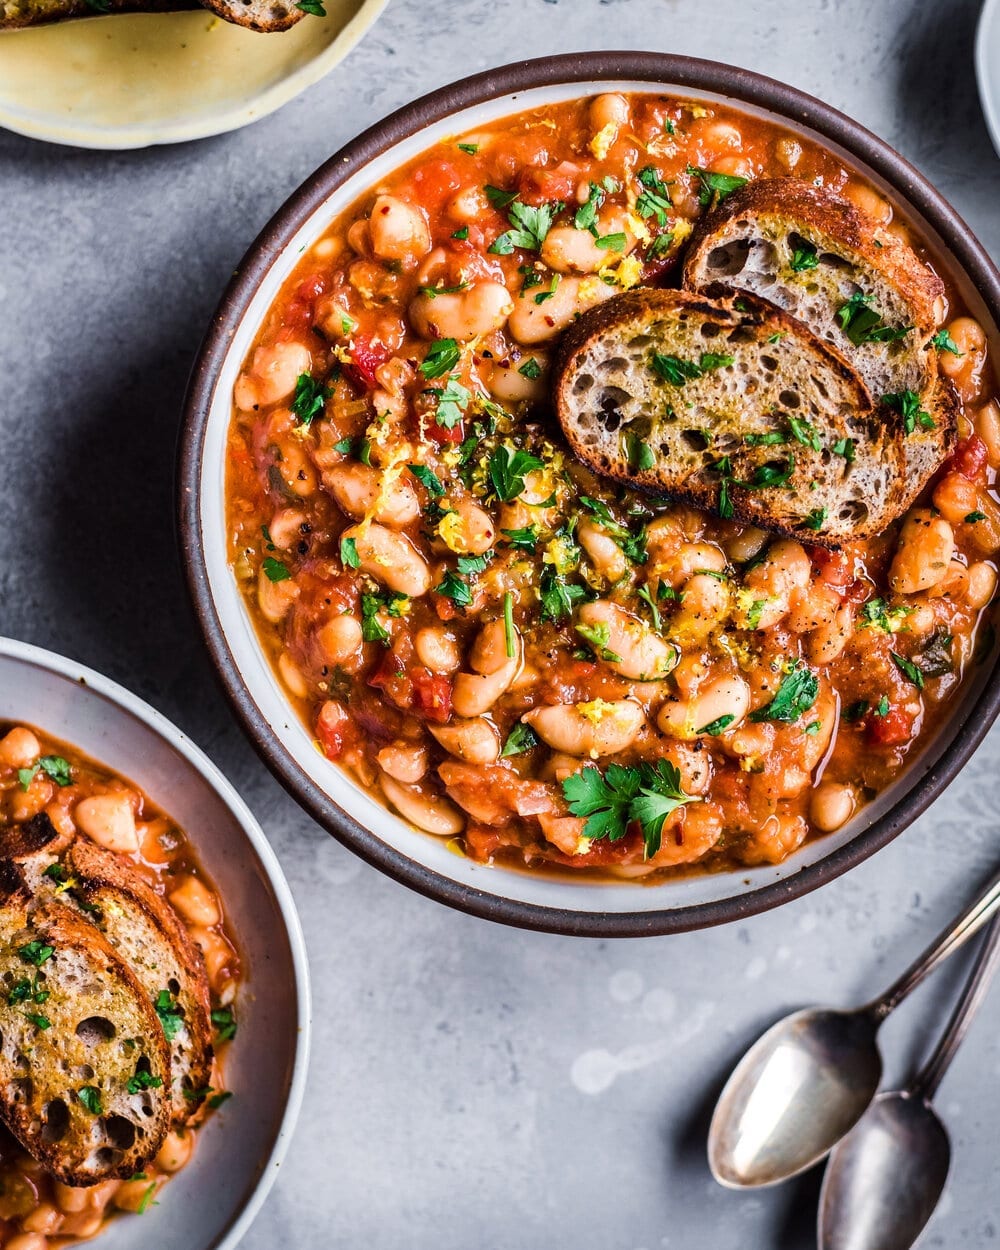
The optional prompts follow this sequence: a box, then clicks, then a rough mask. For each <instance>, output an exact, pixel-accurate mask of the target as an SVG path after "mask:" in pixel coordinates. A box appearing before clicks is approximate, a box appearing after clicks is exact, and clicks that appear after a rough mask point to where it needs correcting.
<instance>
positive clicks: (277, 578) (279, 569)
mask: <svg viewBox="0 0 1000 1250" xmlns="http://www.w3.org/2000/svg"><path fill="white" fill-rule="evenodd" d="M260 567H261V568H262V569H263V570H264V576H265V577H266V578H267V580H268V581H269V582H287V581H288V579H289V578H290V577H291V573H289V571H288V569H287V567H286V566H285V565H284V564H282V563H281V561H280V560H275V558H274V556H266V557H265V558H264V563H263V564H262V565H261V566H260Z"/></svg>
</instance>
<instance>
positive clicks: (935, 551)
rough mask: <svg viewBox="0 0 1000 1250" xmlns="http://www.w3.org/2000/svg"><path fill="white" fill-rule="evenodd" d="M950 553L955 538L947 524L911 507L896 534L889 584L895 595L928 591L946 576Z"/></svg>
mask: <svg viewBox="0 0 1000 1250" xmlns="http://www.w3.org/2000/svg"><path fill="white" fill-rule="evenodd" d="M954 554H955V535H954V532H953V531H952V528H951V526H950V525H949V524H948V522H947V521H946V520H944V518H943V517H939V516H935V514H934V513H933V512H931V511H930V509H929V508H915V509H914V510H913V511H912V512H911V513H910V514H909V515H908V516H907V518H906V520H905V521H904V522H903V527H902V529H901V530H900V532H899V546H898V547H897V549H896V554H895V556H894V557H893V561H892V566H891V567H890V569H889V584H890V585H891V586H892V589H893V590H894V591H895V593H896V594H897V595H913V594H916V593H917V592H918V591H921V590H929V589H930V588H931V587H932V586H936V585H937V584H938V582H940V581H942V580H943V579H944V577H945V576H946V575H947V573H948V568H949V565H950V563H951V560H952V557H953V556H954Z"/></svg>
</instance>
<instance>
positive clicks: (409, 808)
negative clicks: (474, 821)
mask: <svg viewBox="0 0 1000 1250" xmlns="http://www.w3.org/2000/svg"><path fill="white" fill-rule="evenodd" d="M381 785H382V793H383V794H384V795H385V797H386V798H387V799H388V800H389V802H390V803H391V804H392V805H393V807H394V808H395V809H396V811H397V812H399V814H400V815H401V816H404V817H405V818H406V819H407V820H408V821H409V822H410V823H411V824H413V825H416V826H417V828H418V829H423V830H424V832H425V833H434V834H437V835H438V837H448V836H449V835H451V834H455V833H461V832H462V830H463V829H464V828H465V817H464V816H463V815H462V813H461V812H460V811H459V809H458V808H457V807H456V806H455V804H454V803H452V801H451V800H450V799H448V798H446V797H445V796H444V795H443V794H438V793H436V792H435V791H433V790H426V791H425V790H421V789H418V787H417V786H412V785H404V784H403V783H402V782H401V781H397V780H396V779H395V778H394V777H390V776H389V775H388V773H383V774H382V778H381Z"/></svg>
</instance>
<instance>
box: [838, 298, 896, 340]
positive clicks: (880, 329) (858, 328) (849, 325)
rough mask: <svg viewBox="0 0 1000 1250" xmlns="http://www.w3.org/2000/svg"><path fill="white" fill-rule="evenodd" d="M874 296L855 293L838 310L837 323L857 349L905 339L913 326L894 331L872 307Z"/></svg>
mask: <svg viewBox="0 0 1000 1250" xmlns="http://www.w3.org/2000/svg"><path fill="white" fill-rule="evenodd" d="M874 298H875V297H874V296H873V295H866V294H865V293H864V292H863V291H855V293H854V294H853V295H852V296H851V298H850V299H849V300H847V302H846V303H844V304H841V306H840V307H839V308H838V309H837V321H838V322H839V324H840V328H841V329H842V330H843V331H844V333H845V334H846V335H847V337H848V338H849V339H850V340H851V342H852V343H853V344H854V346H855V347H861V346H862V344H864V343H891V342H892V341H893V340H894V339H901V338H904V337H905V336H906V335H907V334H909V333H910V331H911V330H912V329H913V326H899V327H898V328H896V329H893V327H892V326H887V325H886V324H885V322H884V321H883V320H882V314H881V313H879V312H877V311H876V310H875V309H874V308H872V307H871V303H872V300H873V299H874Z"/></svg>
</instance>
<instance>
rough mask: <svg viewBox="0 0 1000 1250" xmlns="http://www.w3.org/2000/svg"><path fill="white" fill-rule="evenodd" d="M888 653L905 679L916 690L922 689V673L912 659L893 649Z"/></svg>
mask: <svg viewBox="0 0 1000 1250" xmlns="http://www.w3.org/2000/svg"><path fill="white" fill-rule="evenodd" d="M889 654H890V655H891V656H892V662H893V664H895V666H896V667H897V668H898V669H899V671H900V672H901V673H902V674H903V676H904V677H905V678H906V680H907V681H910V682H912V683H913V684H914V685H915V686H916V688H917V689H918V690H923V688H924V675H923V673H922V672H921V671H920V669H919V668H917V666H916V664H914V663H913V661H912V660H908V659H907V658H906V657H905V656H903V655H899V654H898V653H897V652H895V651H890V652H889Z"/></svg>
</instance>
